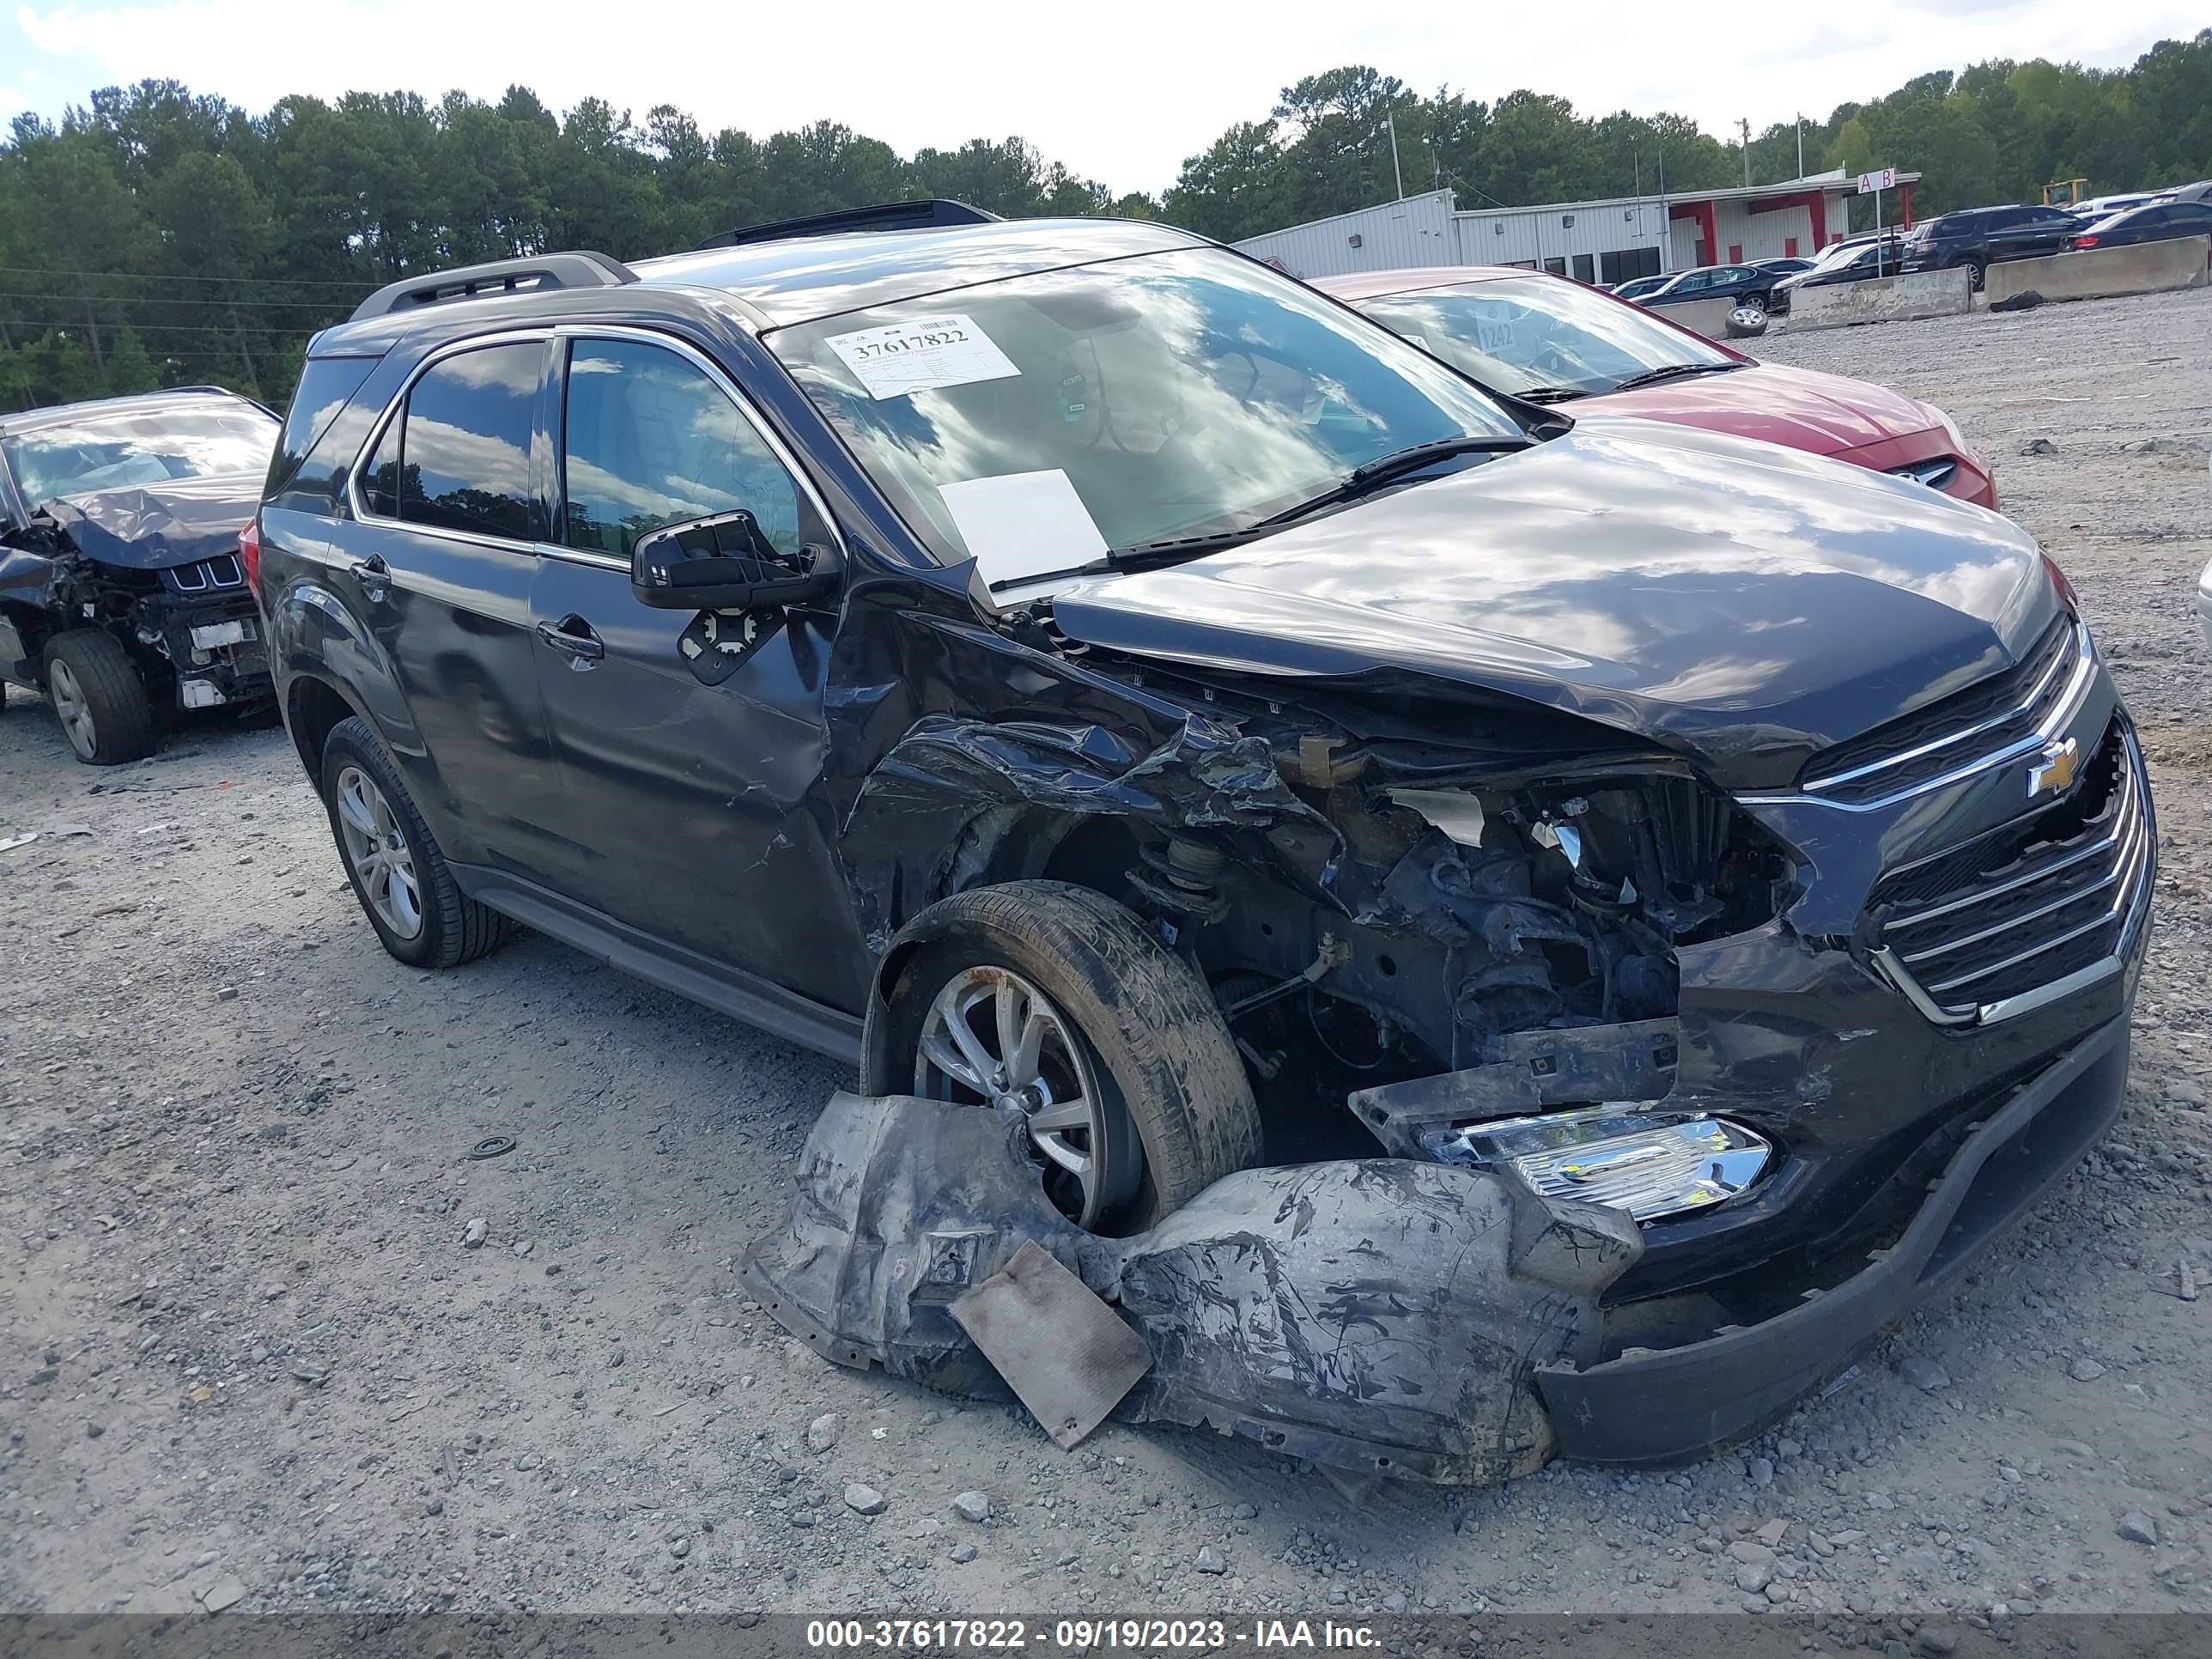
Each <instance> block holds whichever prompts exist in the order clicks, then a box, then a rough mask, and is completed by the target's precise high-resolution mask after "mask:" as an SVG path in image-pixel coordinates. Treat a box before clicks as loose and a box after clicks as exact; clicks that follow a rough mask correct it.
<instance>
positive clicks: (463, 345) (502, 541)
mask: <svg viewBox="0 0 2212 1659" xmlns="http://www.w3.org/2000/svg"><path fill="white" fill-rule="evenodd" d="M552 338H553V330H552V329H551V328H550V327H546V328H511V329H501V330H500V331H498V332H496V333H493V334H471V335H470V336H469V337H467V338H465V339H460V340H449V341H447V343H445V344H444V345H441V346H440V347H438V348H437V349H436V350H435V351H433V352H431V353H430V355H429V356H427V357H425V358H423V359H422V362H419V363H417V364H416V365H415V367H414V368H412V369H410V371H409V372H408V375H407V379H406V380H404V382H402V383H401V385H400V387H399V390H398V392H394V393H393V394H392V398H391V401H390V402H388V403H386V404H385V405H384V412H383V413H382V414H380V415H379V416H377V417H376V424H375V425H374V427H372V428H370V429H369V434H368V439H367V440H366V441H364V442H363V443H362V447H361V453H360V454H358V455H356V456H355V457H354V459H353V465H352V466H351V467H349V468H348V469H347V471H346V507H347V510H348V511H349V512H350V513H352V514H353V516H354V521H355V522H356V524H373V525H381V526H386V527H387V528H390V529H393V530H404V531H405V532H407V533H408V534H410V535H411V536H428V537H431V538H435V539H436V540H439V541H447V542H459V543H462V544H465V545H466V546H470V547H492V548H498V549H501V550H503V551H506V552H509V553H535V552H536V551H537V550H538V544H537V543H535V542H532V541H526V540H513V539H510V538H507V537H505V536H486V535H483V534H482V533H480V532H477V531H473V530H453V529H450V528H448V527H447V526H443V525H429V524H412V523H410V522H409V521H408V520H405V519H387V518H386V517H385V516H384V515H383V514H382V513H371V512H370V511H369V510H368V503H367V502H366V501H364V500H363V498H362V493H361V475H362V472H363V471H366V470H367V468H368V464H369V462H370V461H372V460H374V459H375V458H376V451H377V446H379V445H380V444H381V443H382V442H383V441H384V435H385V434H386V432H387V431H389V430H390V429H391V426H392V419H393V417H394V416H397V415H398V412H399V410H401V409H403V408H404V407H405V405H406V403H407V395H408V393H410V392H412V391H414V390H415V383H416V381H417V380H421V379H422V377H423V376H424V375H425V374H428V373H429V372H430V371H431V370H432V369H434V368H436V367H437V366H438V365H439V364H440V363H441V362H445V361H446V359H447V358H448V357H458V356H461V354H462V353H464V352H469V351H481V350H483V349H485V348H486V347H488V346H501V345H532V344H535V345H539V346H543V345H546V344H548V343H550V342H551V340H552ZM535 425H536V418H535V416H533V417H532V427H533V434H532V435H533V436H534V435H535V433H534V428H535Z"/></svg>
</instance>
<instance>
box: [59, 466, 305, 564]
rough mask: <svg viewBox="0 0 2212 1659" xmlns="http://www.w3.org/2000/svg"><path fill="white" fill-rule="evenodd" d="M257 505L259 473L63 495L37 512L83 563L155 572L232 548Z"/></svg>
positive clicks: (230, 474) (258, 498) (242, 473)
mask: <svg viewBox="0 0 2212 1659" xmlns="http://www.w3.org/2000/svg"><path fill="white" fill-rule="evenodd" d="M260 505H261V475H260V474H259V473H258V472H251V473H249V472H234V473H226V474H223V475H222V476H220V477H210V478H179V479H176V480H173V482H171V483H162V484H142V485H132V486H130V487H128V488H125V489H96V490H91V491H88V492H87V493H86V494H84V495H64V496H62V497H61V498H59V499H58V500H57V501H49V502H47V503H46V507H44V508H43V509H42V511H44V512H45V513H46V516H47V517H48V518H50V519H52V520H53V521H54V523H55V525H56V526H58V528H59V529H60V530H61V532H62V533H63V534H64V535H65V536H67V537H68V538H69V539H70V545H71V546H73V547H75V548H76V550H77V551H78V552H80V553H82V555H84V556H85V557H86V558H88V559H92V560H94V561H96V562H99V563H100V564H111V565H116V566H118V567H120V568H124V569H126V570H162V569H167V568H169V567H170V566H172V565H179V564H190V563H191V562H192V561H193V560H195V559H205V558H211V557H213V556H215V555H216V554H218V553H235V552H236V551H238V532H239V531H240V529H241V528H243V527H244V526H245V524H246V520H248V519H250V518H252V516H253V514H254V513H255V512H256V511H257V510H258V508H259V507H260Z"/></svg>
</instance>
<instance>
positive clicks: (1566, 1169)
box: [1420, 1105, 1774, 1222]
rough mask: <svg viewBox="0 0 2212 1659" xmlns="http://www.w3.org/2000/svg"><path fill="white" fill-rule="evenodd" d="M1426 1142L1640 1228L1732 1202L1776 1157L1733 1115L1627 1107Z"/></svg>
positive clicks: (1487, 1126)
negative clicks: (1615, 1213) (1618, 1214)
mask: <svg viewBox="0 0 2212 1659" xmlns="http://www.w3.org/2000/svg"><path fill="white" fill-rule="evenodd" d="M1420 1141H1421V1145H1422V1147H1423V1149H1424V1150H1425V1151H1426V1152H1428V1154H1429V1155H1430V1156H1431V1158H1435V1159H1436V1160H1437V1162H1439V1163H1442V1164H1467V1165H1470V1166H1473V1167H1475V1168H1480V1169H1490V1170H1500V1171H1506V1170H1510V1172H1511V1173H1512V1174H1513V1175H1515V1176H1517V1177H1519V1179H1520V1180H1521V1181H1522V1182H1524V1183H1525V1184H1526V1185H1527V1186H1528V1187H1529V1188H1532V1189H1533V1190H1534V1191H1535V1192H1537V1193H1540V1194H1542V1195H1543V1196H1545V1197H1547V1198H1575V1199H1582V1200H1585V1201H1587V1202H1589V1203H1592V1204H1602V1205H1604V1206H1607V1208H1608V1209H1614V1210H1625V1211H1626V1212H1628V1213H1629V1215H1631V1216H1632V1217H1633V1218H1635V1219H1636V1220H1637V1221H1638V1222H1647V1221H1657V1220H1661V1219H1663V1218H1666V1217H1668V1216H1675V1215H1682V1214H1686V1213H1687V1212H1690V1211H1692V1210H1709V1209H1711V1208H1712V1207H1713V1206H1715V1205H1717V1204H1724V1203H1726V1202H1727V1201H1728V1200H1729V1199H1731V1198H1734V1197H1735V1195H1736V1194H1739V1193H1741V1192H1742V1191H1743V1190H1744V1189H1745V1188H1747V1187H1748V1186H1750V1185H1751V1184H1752V1182H1754V1181H1756V1180H1757V1179H1758V1178H1759V1174H1760V1172H1761V1171H1762V1170H1765V1167H1766V1164H1767V1162H1768V1160H1769V1159H1770V1158H1771V1157H1772V1156H1773V1151H1774V1149H1773V1147H1772V1146H1771V1144H1770V1143H1769V1142H1768V1141H1767V1140H1766V1139H1765V1138H1764V1137H1763V1136H1761V1135H1759V1134H1757V1133H1754V1132H1753V1131H1752V1130H1750V1129H1747V1128H1745V1127H1743V1125H1741V1123H1733V1122H1730V1121H1729V1120H1728V1119H1726V1118H1719V1117H1708V1116H1705V1115H1702V1114H1699V1115H1684V1114H1679V1113H1671V1112H1661V1111H1656V1110H1653V1109H1649V1108H1640V1107H1636V1106H1626V1105H1612V1106H1589V1107H1583V1108H1579V1109H1575V1110H1572V1111H1565V1112H1547V1113H1544V1114H1542V1115H1539V1116H1534V1117H1515V1118H1504V1119H1500V1120H1496V1121H1490V1122H1485V1123H1468V1124H1440V1125H1438V1126H1437V1127H1434V1128H1431V1129H1427V1130H1424V1131H1423V1132H1422V1133H1421V1136H1420Z"/></svg>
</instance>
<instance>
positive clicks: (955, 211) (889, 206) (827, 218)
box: [696, 198, 999, 253]
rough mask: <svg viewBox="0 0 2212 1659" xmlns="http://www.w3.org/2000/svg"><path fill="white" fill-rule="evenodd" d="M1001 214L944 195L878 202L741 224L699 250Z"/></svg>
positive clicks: (977, 220) (980, 220) (981, 220)
mask: <svg viewBox="0 0 2212 1659" xmlns="http://www.w3.org/2000/svg"><path fill="white" fill-rule="evenodd" d="M998 222H999V216H998V215H997V214H995V213H987V212H985V211H984V210H982V209H981V208H979V207H970V206H969V205H968V204H967V203H965V202H951V201H946V200H944V199H942V198H939V199H936V200H929V201H918V202H878V203H875V204H873V205H872V206H869V207H857V208H840V209H838V210H836V212H834V213H810V214H808V215H807V216H805V218H803V219H779V220H777V221H776V222H775V223H773V224H767V225H741V226H739V227H738V228H737V229H735V230H726V231H724V232H723V233H722V234H720V236H710V237H708V239H707V240H705V241H703V242H702V243H700V244H699V246H698V248H697V249H696V252H702V253H703V252H706V251H707V250H708V248H713V247H749V246H751V245H752V244H753V243H755V242H781V241H784V240H787V239H788V238H791V237H793V236H827V235H829V234H831V233H832V232H835V231H840V230H927V229H929V228H932V227H933V226H937V225H994V224H997V223H998Z"/></svg>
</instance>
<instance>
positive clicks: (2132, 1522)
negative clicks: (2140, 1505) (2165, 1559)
mask: <svg viewBox="0 0 2212 1659" xmlns="http://www.w3.org/2000/svg"><path fill="white" fill-rule="evenodd" d="M2119 1534H2120V1536H2121V1537H2123V1538H2124V1539H2126V1540H2127V1541H2128V1542H2130V1544H2155V1543H2156V1542H2158V1522H2155V1521H2154V1520H2152V1519H2151V1518H2150V1516H2148V1515H2145V1514H2144V1513H2143V1512H2142V1510H2129V1511H2128V1512H2127V1513H2126V1514H2125V1515H2124V1516H2121V1517H2120V1525H2119Z"/></svg>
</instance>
